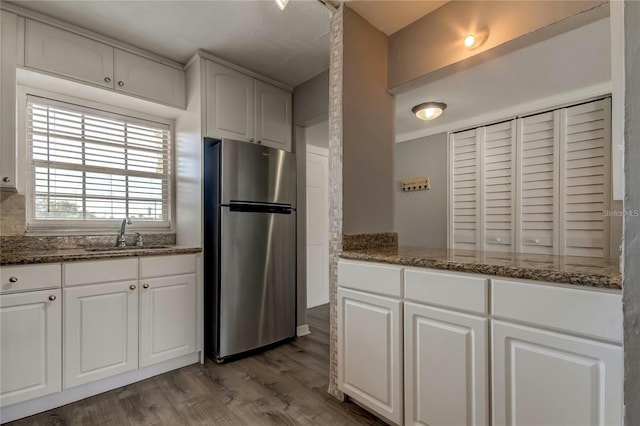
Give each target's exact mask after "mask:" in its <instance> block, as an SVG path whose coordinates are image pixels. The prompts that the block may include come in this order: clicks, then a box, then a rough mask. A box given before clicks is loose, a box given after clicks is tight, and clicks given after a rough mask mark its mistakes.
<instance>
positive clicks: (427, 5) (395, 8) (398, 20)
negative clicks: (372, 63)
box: [347, 0, 447, 35]
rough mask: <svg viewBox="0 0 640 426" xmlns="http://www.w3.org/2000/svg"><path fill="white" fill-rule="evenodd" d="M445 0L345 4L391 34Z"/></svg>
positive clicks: (368, 0)
mask: <svg viewBox="0 0 640 426" xmlns="http://www.w3.org/2000/svg"><path fill="white" fill-rule="evenodd" d="M446 2H447V0H386V1H385V0H348V2H347V5H348V6H349V7H350V8H351V9H353V10H354V11H355V12H356V13H357V14H358V15H360V16H362V17H363V18H364V19H366V20H367V22H369V23H370V24H371V25H373V26H374V27H376V28H377V29H379V30H380V31H382V32H383V33H385V34H386V35H391V34H393V33H395V32H396V31H398V30H399V29H402V28H404V27H406V26H407V25H409V24H411V23H412V22H414V21H417V20H418V19H420V18H422V17H423V16H424V15H426V14H428V13H431V12H433V11H434V10H436V9H437V8H439V7H440V6H442V5H443V4H445V3H446Z"/></svg>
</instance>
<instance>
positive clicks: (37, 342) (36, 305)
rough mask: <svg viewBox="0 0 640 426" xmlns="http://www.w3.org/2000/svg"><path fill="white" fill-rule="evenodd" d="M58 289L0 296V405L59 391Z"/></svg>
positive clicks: (59, 316)
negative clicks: (0, 378)
mask: <svg viewBox="0 0 640 426" xmlns="http://www.w3.org/2000/svg"><path fill="white" fill-rule="evenodd" d="M61 315H62V299H61V297H60V290H59V289H56V290H43V291H32V292H26V293H18V294H9V295H3V296H1V297H0V327H1V328H2V330H1V332H0V377H2V380H0V405H2V406H3V407H4V406H7V405H11V404H15V403H18V402H22V401H26V400H29V399H33V398H37V397H41V396H44V395H49V394H51V393H55V392H58V391H60V389H61V386H62V359H61V358H62V355H61V354H62V350H61V346H62V329H61V324H62V320H61Z"/></svg>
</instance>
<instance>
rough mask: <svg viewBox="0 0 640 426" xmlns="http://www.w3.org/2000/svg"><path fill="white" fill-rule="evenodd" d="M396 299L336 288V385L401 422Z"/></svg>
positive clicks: (399, 315) (399, 318) (398, 304)
mask: <svg viewBox="0 0 640 426" xmlns="http://www.w3.org/2000/svg"><path fill="white" fill-rule="evenodd" d="M402 373H403V371H402V306H401V302H400V300H396V299H391V298H388V297H381V296H374V295H372V294H367V293H362V292H359V291H353V290H347V289H344V288H341V287H339V288H338V388H339V389H340V390H341V391H342V392H344V393H346V394H347V395H349V396H350V397H351V398H353V399H355V400H357V401H358V402H359V403H361V404H362V405H364V406H365V407H367V408H369V409H371V410H372V411H373V412H375V413H377V414H378V415H380V416H382V417H384V418H386V419H388V420H390V421H391V422H393V423H396V424H402V411H403V408H404V407H403V406H402Z"/></svg>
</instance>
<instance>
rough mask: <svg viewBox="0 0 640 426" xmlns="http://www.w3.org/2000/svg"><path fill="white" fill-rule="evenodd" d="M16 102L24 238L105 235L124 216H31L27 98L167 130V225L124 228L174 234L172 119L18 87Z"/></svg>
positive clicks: (141, 224)
mask: <svg viewBox="0 0 640 426" xmlns="http://www.w3.org/2000/svg"><path fill="white" fill-rule="evenodd" d="M18 96H19V101H20V102H18V126H19V134H18V137H19V141H20V144H21V145H22V146H21V147H19V151H21V152H22V153H23V154H22V155H19V157H20V156H23V158H24V160H25V161H19V162H18V164H19V166H22V167H24V169H23V170H22V171H21V172H20V175H21V176H23V177H24V182H25V185H24V188H25V190H24V194H25V197H26V199H25V225H26V226H25V227H26V234H27V235H38V234H40V235H41V234H59V233H60V232H64V233H65V234H66V235H74V234H76V235H77V234H81V235H104V234H105V233H109V234H110V233H113V234H115V233H117V230H118V227H119V226H120V224H121V222H122V219H124V216H123V217H122V218H119V219H103V220H90V219H89V220H87V219H85V220H69V219H60V220H56V219H36V218H35V217H34V216H33V213H34V212H33V209H34V205H33V202H34V201H33V200H34V199H35V198H34V191H35V187H34V173H32V172H31V167H32V161H33V160H32V156H31V149H30V148H29V142H28V127H27V126H28V111H27V106H28V97H29V96H35V97H41V98H45V99H50V100H52V101H54V102H60V103H66V104H70V105H71V106H74V105H75V106H78V107H80V108H81V109H87V108H88V109H93V110H97V111H96V112H98V113H99V112H104V113H105V115H107V116H109V115H110V116H115V118H117V117H122V118H123V119H126V118H128V119H131V120H133V121H136V120H137V121H142V122H154V123H158V124H161V125H163V126H168V127H169V150H168V152H169V173H168V182H169V192H168V197H169V200H168V203H167V207H168V218H167V222H168V225H161V224H158V223H154V222H146V221H136V220H135V219H134V220H133V223H132V224H131V225H128V226H127V229H128V230H134V231H140V232H161V233H173V232H175V198H176V197H175V188H176V185H175V173H176V171H175V166H176V161H175V120H172V119H168V118H164V117H159V116H155V115H151V114H146V113H143V112H139V111H133V110H129V109H126V108H122V107H118V106H114V105H109V104H105V103H100V102H94V101H89V100H85V99H79V98H75V97H72V96H67V95H61V94H58V93H53V92H49V91H45V90H40V89H35V88H31V87H24V86H19V90H18Z"/></svg>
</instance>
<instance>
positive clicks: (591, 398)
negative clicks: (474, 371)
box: [492, 321, 623, 426]
mask: <svg viewBox="0 0 640 426" xmlns="http://www.w3.org/2000/svg"><path fill="white" fill-rule="evenodd" d="M492 336H493V337H492V340H493V353H492V358H493V364H492V374H493V424H494V425H495V426H500V425H513V426H518V425H548V426H553V425H558V426H564V425H619V424H622V356H623V355H622V347H620V346H614V345H610V344H606V343H601V342H596V341H591V340H587V339H581V338H578V337H573V336H567V335H563V334H559V333H553V332H550V331H544V330H537V329H534V328H529V327H525V326H520V325H514V324H508V323H504V322H500V321H492Z"/></svg>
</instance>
